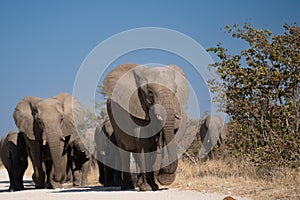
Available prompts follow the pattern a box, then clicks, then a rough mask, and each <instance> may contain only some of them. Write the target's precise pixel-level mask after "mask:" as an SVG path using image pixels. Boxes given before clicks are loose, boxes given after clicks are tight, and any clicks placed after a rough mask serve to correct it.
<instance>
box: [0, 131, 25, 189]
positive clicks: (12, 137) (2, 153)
mask: <svg viewBox="0 0 300 200" xmlns="http://www.w3.org/2000/svg"><path fill="white" fill-rule="evenodd" d="M0 157H1V160H2V163H3V164H4V166H5V167H6V169H7V171H8V175H9V181H10V186H9V191H18V190H23V189H24V185H23V176H24V173H25V171H26V169H27V166H28V160H27V157H28V154H27V150H26V144H25V140H24V135H23V133H22V132H19V131H12V132H9V133H8V134H7V135H5V136H3V138H2V139H1V142H0Z"/></svg>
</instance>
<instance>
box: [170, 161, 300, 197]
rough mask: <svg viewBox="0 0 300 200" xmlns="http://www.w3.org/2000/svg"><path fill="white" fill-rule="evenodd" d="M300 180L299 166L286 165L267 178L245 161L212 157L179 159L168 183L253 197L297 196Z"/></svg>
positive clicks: (299, 194) (203, 190)
mask: <svg viewBox="0 0 300 200" xmlns="http://www.w3.org/2000/svg"><path fill="white" fill-rule="evenodd" d="M299 184H300V172H299V170H288V169H285V170H282V171H281V172H280V173H279V172H278V173H277V174H276V175H274V176H273V177H272V179H271V178H270V179H269V180H267V179H266V178H262V177H259V176H258V175H257V173H256V170H255V168H254V167H253V166H251V165H249V164H247V163H243V162H236V161H223V160H212V161H207V162H204V163H200V164H197V165H195V164H190V163H188V162H182V161H181V162H180V164H179V168H178V173H177V177H176V180H175V182H174V183H173V184H172V185H171V187H174V188H179V189H190V190H197V191H202V192H218V193H223V194H225V195H232V196H242V197H251V198H254V199H300V190H299Z"/></svg>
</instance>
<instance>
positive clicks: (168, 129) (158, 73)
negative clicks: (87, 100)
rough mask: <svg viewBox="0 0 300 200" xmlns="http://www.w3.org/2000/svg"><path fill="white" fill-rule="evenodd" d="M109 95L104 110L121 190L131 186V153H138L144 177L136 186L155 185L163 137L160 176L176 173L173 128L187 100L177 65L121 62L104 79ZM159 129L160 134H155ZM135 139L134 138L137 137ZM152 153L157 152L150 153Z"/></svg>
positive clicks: (180, 72)
mask: <svg viewBox="0 0 300 200" xmlns="http://www.w3.org/2000/svg"><path fill="white" fill-rule="evenodd" d="M104 89H105V91H106V92H107V94H108V100H107V111H108V115H109V118H110V120H111V124H112V127H113V130H114V133H115V137H116V142H117V144H118V147H120V149H122V150H124V151H120V155H121V165H122V173H123V174H122V186H121V187H122V189H133V185H132V184H131V183H130V180H131V178H130V176H131V175H130V173H129V172H130V170H129V166H130V164H129V163H130V153H129V152H133V153H138V154H139V156H138V158H139V159H138V163H139V167H140V169H141V174H142V178H143V182H142V184H140V190H148V186H147V183H148V184H149V185H150V187H151V189H152V190H157V189H158V186H157V184H156V183H155V180H154V169H153V164H154V158H153V154H149V153H150V152H155V151H156V150H157V140H158V139H161V140H162V141H161V144H162V147H163V148H164V149H165V150H164V151H163V152H166V154H165V155H167V156H166V157H164V158H167V159H164V158H163V159H162V160H164V161H166V163H165V165H163V166H162V167H161V169H160V170H159V172H158V176H162V177H165V178H166V177H168V176H174V174H175V172H176V169H177V166H178V158H177V147H176V144H175V141H174V137H175V134H174V130H175V129H176V128H178V127H176V126H177V125H178V123H176V119H180V117H181V114H182V113H181V112H182V106H183V105H184V104H185V103H186V102H187V99H188V96H189V88H188V84H187V81H186V79H185V75H184V73H183V71H182V69H181V68H179V67H178V66H176V65H170V66H167V67H153V68H148V67H145V66H141V65H138V64H123V65H120V66H118V67H116V68H115V69H113V70H112V71H111V72H110V73H109V74H108V75H107V76H106V78H105V79H104ZM160 133H161V135H162V137H159V134H160ZM137 138H138V139H137ZM154 154H155V153H154Z"/></svg>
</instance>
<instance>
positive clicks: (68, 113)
mask: <svg viewBox="0 0 300 200" xmlns="http://www.w3.org/2000/svg"><path fill="white" fill-rule="evenodd" d="M82 116H83V108H82V106H81V104H80V103H79V102H78V101H77V100H76V99H75V98H73V97H72V96H71V95H70V94H68V93H60V94H58V95H56V96H54V97H52V98H46V99H40V98H37V97H33V96H27V97H25V98H24V99H22V100H21V101H20V102H19V103H18V104H17V106H16V108H15V111H14V114H13V117H14V120H15V123H16V125H17V127H18V128H19V129H20V131H22V132H24V138H25V142H26V145H27V147H28V154H29V156H30V158H31V160H32V164H33V168H34V174H33V175H32V178H33V181H34V183H35V186H36V187H37V188H44V187H45V186H46V185H45V173H44V170H43V167H42V162H43V160H44V158H43V151H42V148H48V150H49V152H50V156H51V161H52V164H53V167H52V171H51V174H50V177H49V181H50V183H51V187H53V188H57V187H61V184H62V183H63V182H64V181H65V179H66V166H67V153H66V147H67V145H68V142H69V140H70V138H71V136H74V137H76V136H77V135H78V132H77V124H78V123H79V120H81V119H82ZM43 146H44V147H43Z"/></svg>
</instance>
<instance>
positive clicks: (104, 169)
mask: <svg viewBox="0 0 300 200" xmlns="http://www.w3.org/2000/svg"><path fill="white" fill-rule="evenodd" d="M95 142H96V158H97V163H98V168H99V183H101V184H102V185H104V186H105V187H109V186H121V172H120V171H118V170H116V169H115V168H116V166H115V165H117V163H120V157H119V152H118V151H115V150H114V149H113V148H110V145H116V138H115V135H114V132H113V128H112V125H111V123H110V121H109V119H106V120H101V121H99V126H97V127H96V130H95ZM110 142H111V143H110ZM108 163H109V165H107V164H108Z"/></svg>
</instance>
